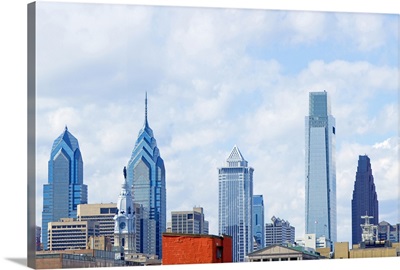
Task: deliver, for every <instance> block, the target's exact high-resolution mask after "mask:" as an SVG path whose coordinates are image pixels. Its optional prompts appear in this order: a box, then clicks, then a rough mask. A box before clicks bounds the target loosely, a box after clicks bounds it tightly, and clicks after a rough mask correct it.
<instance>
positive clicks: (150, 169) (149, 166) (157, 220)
mask: <svg viewBox="0 0 400 270" xmlns="http://www.w3.org/2000/svg"><path fill="white" fill-rule="evenodd" d="M127 181H128V185H129V186H131V187H132V198H133V201H134V203H136V204H139V205H141V206H142V213H141V214H142V215H141V217H140V222H139V223H140V227H139V228H137V231H139V232H140V235H137V236H136V237H139V241H138V243H139V244H138V246H137V247H136V248H137V252H139V253H146V254H157V255H158V256H159V258H161V257H162V243H161V241H162V233H163V232H165V231H166V223H167V220H166V188H165V167H164V161H163V159H162V158H161V156H160V151H159V149H158V148H157V142H156V139H155V138H154V135H153V130H152V129H151V128H150V126H149V123H148V121H147V94H146V98H145V119H144V125H143V128H142V129H141V130H140V131H139V135H138V138H137V140H136V143H135V147H134V149H133V151H132V156H131V159H130V160H129V162H128V166H127Z"/></svg>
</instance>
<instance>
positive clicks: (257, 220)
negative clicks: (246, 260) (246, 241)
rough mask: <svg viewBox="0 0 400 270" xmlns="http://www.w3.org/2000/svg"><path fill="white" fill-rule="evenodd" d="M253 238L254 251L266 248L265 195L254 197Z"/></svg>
mask: <svg viewBox="0 0 400 270" xmlns="http://www.w3.org/2000/svg"><path fill="white" fill-rule="evenodd" d="M253 237H254V242H255V248H254V250H257V249H260V248H263V247H265V229H264V199H263V195H253Z"/></svg>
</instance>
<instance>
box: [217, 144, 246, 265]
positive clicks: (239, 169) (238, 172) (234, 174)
mask: <svg viewBox="0 0 400 270" xmlns="http://www.w3.org/2000/svg"><path fill="white" fill-rule="evenodd" d="M253 171H254V169H253V168H251V167H249V166H248V164H247V161H246V160H245V159H244V158H243V156H242V154H241V153H240V151H239V148H238V147H237V146H236V145H235V146H234V147H233V150H232V152H231V153H230V155H229V157H228V159H227V160H226V167H222V168H218V181H219V200H218V201H219V205H218V229H219V234H220V235H221V234H226V235H230V236H231V237H232V245H233V247H232V252H233V254H232V258H233V261H234V262H242V261H244V258H245V256H246V254H248V253H250V252H252V251H253V227H252V205H253V204H252V200H253Z"/></svg>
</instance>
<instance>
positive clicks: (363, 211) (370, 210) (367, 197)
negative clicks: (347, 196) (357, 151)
mask: <svg viewBox="0 0 400 270" xmlns="http://www.w3.org/2000/svg"><path fill="white" fill-rule="evenodd" d="M365 215H367V216H372V217H373V218H372V219H371V220H370V223H371V224H374V225H378V222H379V209H378V196H377V194H376V190H375V183H374V176H373V175H372V168H371V161H370V159H369V157H368V156H367V155H364V156H359V157H358V166H357V172H356V180H355V182H354V190H353V199H352V200H351V228H352V230H351V232H352V243H353V245H354V244H359V243H360V242H361V233H362V229H361V224H364V220H363V219H362V218H361V216H365Z"/></svg>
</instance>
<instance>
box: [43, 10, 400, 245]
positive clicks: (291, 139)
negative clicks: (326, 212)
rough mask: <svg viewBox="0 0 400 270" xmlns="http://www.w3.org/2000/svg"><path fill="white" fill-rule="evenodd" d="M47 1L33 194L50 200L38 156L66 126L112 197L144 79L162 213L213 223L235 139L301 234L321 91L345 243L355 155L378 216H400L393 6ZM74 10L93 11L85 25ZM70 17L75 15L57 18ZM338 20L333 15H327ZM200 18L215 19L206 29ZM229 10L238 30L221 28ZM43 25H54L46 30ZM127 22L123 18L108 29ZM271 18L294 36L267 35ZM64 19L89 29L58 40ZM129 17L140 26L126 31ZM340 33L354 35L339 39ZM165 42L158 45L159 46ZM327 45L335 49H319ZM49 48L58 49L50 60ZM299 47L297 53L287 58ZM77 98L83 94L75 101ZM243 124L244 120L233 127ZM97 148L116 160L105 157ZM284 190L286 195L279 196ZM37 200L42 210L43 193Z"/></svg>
mask: <svg viewBox="0 0 400 270" xmlns="http://www.w3.org/2000/svg"><path fill="white" fill-rule="evenodd" d="M45 6H46V7H47V8H46V7H44V6H42V7H43V8H42V9H41V7H40V5H38V11H39V14H38V15H43V14H46V15H49V16H46V18H43V16H42V17H40V16H38V30H37V31H38V32H37V34H38V58H37V59H38V70H37V75H38V86H37V93H38V98H37V123H38V129H37V142H38V143H37V176H38V182H37V186H38V188H37V189H38V191H37V202H40V201H41V200H42V198H41V195H40V185H41V184H43V183H44V181H45V180H47V179H46V173H43V168H44V167H45V166H46V165H47V161H46V160H45V159H46V158H47V159H48V154H49V153H48V148H49V146H48V144H49V140H51V138H53V137H54V135H55V134H56V135H57V134H59V133H60V128H63V126H65V125H68V127H69V128H70V129H71V131H72V132H73V133H74V134H76V136H77V137H79V138H80V142H81V147H82V151H84V152H85V183H87V184H88V186H89V199H88V200H89V202H90V203H101V202H104V203H109V202H112V201H114V202H115V200H116V199H115V196H116V194H118V193H119V190H118V187H119V183H120V182H119V179H120V170H121V167H123V166H124V165H126V161H127V159H129V156H130V154H131V153H130V152H131V150H132V148H133V146H134V141H135V136H136V134H137V131H138V130H140V128H141V125H142V123H143V121H142V119H143V95H144V93H145V91H147V92H148V95H149V100H150V101H149V107H150V110H149V118H150V119H151V123H152V128H153V129H154V131H155V134H156V136H157V142H158V146H159V148H160V151H161V153H162V154H163V159H164V161H165V167H166V170H167V192H168V196H167V208H168V209H167V215H169V213H170V211H172V210H179V209H190V208H191V207H193V205H202V206H203V207H204V211H205V214H206V215H207V217H208V220H209V222H210V233H213V234H216V233H217V230H216V228H217V224H218V219H217V212H216V211H215V208H216V205H218V204H217V200H216V198H217V187H218V183H217V180H216V179H217V171H216V168H217V167H219V166H221V165H222V164H221V161H222V160H224V158H225V157H226V156H227V155H228V154H229V149H231V147H232V145H234V144H237V145H240V146H241V148H242V149H243V150H244V151H245V152H246V158H247V159H248V160H250V161H251V163H252V166H253V167H254V168H255V172H254V185H255V190H257V194H263V195H264V202H265V211H266V213H265V215H266V216H273V215H275V216H284V217H286V218H287V219H288V220H290V221H291V224H293V226H294V227H296V233H297V235H298V236H301V234H302V232H304V225H303V224H304V214H303V213H304V127H303V125H304V116H305V115H306V114H307V108H308V106H307V102H308V92H310V91H322V90H326V91H328V92H329V93H330V95H331V100H332V110H333V111H334V112H335V117H336V122H337V125H338V127H337V174H338V175H337V184H338V185H340V188H341V192H340V194H339V192H338V194H337V195H338V241H344V240H347V241H350V239H351V238H350V235H351V222H350V220H351V217H350V202H351V192H352V182H353V179H354V163H355V161H356V160H357V157H358V155H359V154H363V153H367V154H368V155H369V156H371V158H373V159H374V160H376V162H377V163H376V164H377V165H376V169H374V171H375V172H376V176H375V179H376V186H377V191H378V193H379V195H380V198H382V200H383V201H382V204H383V205H382V206H381V207H382V208H383V211H380V212H381V213H380V214H381V217H380V220H387V221H388V222H390V223H397V222H399V216H398V212H397V207H398V203H397V202H398V199H397V196H398V191H394V190H393V189H391V188H388V186H395V185H396V184H397V179H398V169H397V166H398V165H397V164H395V161H396V159H397V152H396V147H398V146H397V145H398V141H397V133H396V129H395V126H397V121H396V120H397V119H398V118H397V117H398V112H397V108H398V106H397V104H396V100H397V93H396V87H397V84H396V81H395V80H393V78H395V76H396V74H397V72H398V69H397V68H396V67H395V61H394V59H393V58H392V55H393V54H395V53H397V52H395V47H396V44H397V43H398V37H397V36H396V35H397V34H396V32H395V30H394V29H395V26H396V25H397V23H396V22H395V20H394V18H393V17H391V16H390V15H370V14H352V15H350V14H332V13H328V14H326V13H319V12H305V13H301V12H283V11H254V10H246V11H245V10H213V9H198V8H189V9H182V8H168V10H169V12H173V13H174V14H175V15H176V16H166V15H165V13H164V8H154V7H147V8H146V7H135V6H132V7H131V8H130V9H129V10H124V9H123V8H122V6H113V7H111V8H110V9H109V10H108V11H107V12H106V10H107V9H101V8H96V6H91V5H86V6H84V7H82V6H80V7H79V6H78V5H73V4H70V5H67V6H63V8H61V9H59V8H57V5H55V4H50V5H45ZM92 8H93V10H92ZM88 9H89V10H91V11H93V12H94V13H93V16H94V14H95V15H107V16H103V17H104V18H108V19H109V18H111V17H112V12H117V13H116V14H118V15H119V16H118V18H119V19H117V20H115V21H113V22H111V21H112V20H105V21H100V25H102V26H103V28H102V30H101V32H99V31H100V30H99V29H95V24H92V23H91V22H92V19H93V17H92V15H90V14H92V13H90V12H89V13H88V12H87V11H88ZM72 10H73V11H74V12H72ZM48 12H49V13H48ZM70 12H71V13H70ZM108 12H110V13H108ZM131 12H133V13H131ZM60 14H61V15H62V16H58V15H60ZM74 14H76V15H74ZM77 14H85V16H84V17H83V20H84V21H85V22H88V24H86V26H85V27H83V26H82V25H81V23H82V21H80V20H81V19H79V21H78V18H77V17H75V16H77ZM129 14H135V16H129ZM299 14H301V15H302V16H303V18H308V20H306V21H304V20H302V22H303V23H306V24H307V22H309V23H310V24H312V22H313V21H315V20H318V21H319V22H321V24H319V27H320V28H318V27H317V28H315V27H310V28H307V27H305V28H304V29H307V30H308V31H305V30H304V31H302V30H301V29H298V28H296V25H297V23H299V18H298V16H299ZM156 15H157V16H156ZM63 16H65V17H66V18H69V19H68V20H66V21H58V20H59V18H61V17H63ZM304 16H305V17H304ZM65 17H64V18H65ZM128 18H129V20H128ZM155 18H158V19H157V20H156V19H155ZM335 19H337V20H338V22H337V23H335V24H330V22H331V21H334V20H335ZM124 20H127V21H128V22H129V24H124ZM183 21H188V22H189V23H188V24H183V23H182V22H183ZM204 21H214V22H215V24H214V25H217V26H218V27H216V28H215V29H213V30H212V31H211V30H210V29H212V27H211V25H209V24H208V23H205V24H204V23H203V24H202V23H201V22H204ZM227 21H230V22H231V23H232V24H231V27H230V28H228V27H225V26H227V24H226V22H227ZM243 21H244V22H246V23H245V24H246V25H247V28H246V29H245V28H242V27H241V25H242V22H243ZM366 21H368V22H370V23H372V27H371V29H372V30H373V33H372V34H368V35H366V34H365V33H364V32H363V31H364V28H363V27H362V23H363V22H366ZM65 22H68V24H67V25H64V23H65ZM281 22H285V24H279V23H281ZM352 22H353V23H358V24H357V25H360V27H359V28H357V29H355V30H354V31H356V33H349V32H346V31H347V30H346V25H349V24H350V23H352ZM48 23H51V25H53V27H52V28H50V29H49V28H46V29H47V30H46V31H44V29H45V28H43V27H44V25H48ZM114 23H115V24H114ZM121 25H124V26H125V27H126V28H124V27H120V28H118V29H120V31H121V32H118V31H113V30H115V28H113V27H119V26H121ZM159 25H163V27H159V28H157V29H158V30H157V31H155V33H154V35H150V34H149V32H148V31H153V32H154V29H156V26H159ZM185 25H186V26H185ZM277 25H281V27H282V28H280V29H282V31H283V30H284V33H286V35H281V37H280V38H278V39H276V41H274V42H272V41H271V40H274V38H276V37H277V36H276V32H275V31H277V32H279V31H278V28H275V30H274V27H278V26H277ZM136 26H141V27H139V28H137V27H136ZM223 26H224V27H223ZM306 26H307V25H306ZM129 27H132V28H129ZM264 28H265V29H264ZM57 29H63V31H64V32H63V33H64V34H63V40H64V41H68V40H69V39H68V38H69V37H70V36H69V35H71V37H72V33H82V36H80V35H78V36H74V41H72V40H71V41H70V42H64V43H63V45H62V46H58V47H57V46H55V45H57V44H58V42H57V40H56V39H57V38H54V39H53V38H51V37H52V35H55V37H59V35H61V32H59V34H58V35H57V34H55V33H53V30H54V31H55V32H57V31H56V30H57ZM69 29H70V30H69ZM132 29H135V30H136V31H131V32H133V34H132V35H133V37H131V36H128V35H127V34H125V35H123V33H130V32H129V31H128V30H132ZM227 29H228V30H230V31H227ZM263 29H264V30H263ZM79 30H82V31H88V33H90V35H83V33H84V32H80V31H79ZM109 30H110V31H109ZM123 30H127V31H128V32H123ZM324 30H327V31H328V30H329V31H328V32H327V33H326V32H325V31H324ZM357 30H358V32H357ZM69 31H71V32H69ZM196 33H197V34H196ZM243 33H245V35H243ZM119 34H121V35H119ZM114 35H115V36H114ZM88 37H91V39H88ZM111 37H115V38H111ZM239 37H240V39H239ZM272 37H274V38H272ZM376 37H380V39H379V38H376ZM393 37H395V40H392V38H393ZM271 38H272V39H271ZM344 38H346V39H349V40H350V41H349V42H344V43H345V44H343V39H344ZM369 38H371V40H369ZM375 38H376V40H381V41H380V42H378V41H375ZM237 39H239V40H240V41H238V40H237ZM93 40H96V41H98V42H93ZM109 40H114V41H115V43H110V42H109ZM134 41H135V42H134ZM136 41H140V42H136ZM178 41H179V42H178ZM195 41H196V42H195ZM267 41H269V42H267ZM328 41H329V42H328ZM369 41H371V42H369ZM373 41H374V42H373ZM153 42H156V44H153ZM263 43H266V45H265V46H264V45H263ZM330 43H332V44H330ZM139 44H142V45H139ZM182 44H183V45H182ZM334 45H335V46H337V47H336V48H337V50H333V47H334ZM279 46H280V47H279ZM159 47H161V48H163V49H162V50H159V51H158V50H157V49H156V48H159ZM278 47H279V48H278ZM344 47H347V48H344ZM323 48H325V50H333V51H334V52H335V54H329V55H328V54H326V55H325V54H323V53H322V52H323V51H324V50H323ZM61 49H62V50H61ZM339 49H340V50H341V51H339ZM135 51H139V52H141V53H139V54H137V53H134V52H135ZM156 51H157V54H156V55H154V52H156ZM299 51H301V52H303V53H301V55H300V54H299V53H298V52H299ZM62 52H63V53H62ZM71 52H73V53H72V54H71ZM120 52H122V53H120ZM44 53H46V55H47V54H49V55H50V56H52V57H49V58H50V59H56V60H57V61H54V62H52V63H49V62H46V60H45V57H44ZM179 55H180V57H179ZM67 56H68V57H67ZM175 56H176V57H175ZM336 56H337V58H335V57H336ZM64 57H65V58H64ZM46 58H47V57H46ZM49 58H47V59H49ZM73 59H80V61H75V62H74V61H73ZM291 59H296V61H295V63H294V64H293V65H291V63H292V61H291ZM145 60H146V61H145ZM137 63H140V65H138V64H137ZM55 64H57V65H55ZM80 74H86V75H87V76H82V75H80ZM374 74H377V75H379V77H378V76H373V75H374ZM368 75H369V76H368ZM83 77H84V78H83ZM71 78H72V79H71ZM360 89H363V90H364V91H361V92H360V91H359V90H360ZM272 90H273V91H272ZM77 96H78V97H79V100H75V101H74V102H72V101H71V100H72V99H74V98H75V97H77ZM102 96H103V98H100V99H99V98H98V97H102ZM105 97H107V98H105ZM371 101H374V102H371ZM365 104H366V106H365ZM350 116H351V117H350ZM238 122H239V123H240V125H242V127H241V128H240V129H239V126H240V125H238V126H236V125H237V123H238ZM243 126H245V127H246V128H247V130H249V132H239V130H243ZM367 135H368V136H367ZM103 156H107V157H112V160H111V161H110V162H109V163H108V164H105V163H103V162H102V161H101V159H102V158H101V157H103ZM293 157H296V158H294V159H293ZM43 161H44V165H43ZM374 168H375V166H374ZM374 175H375V173H374ZM271 184H273V185H271ZM283 188H286V190H287V193H286V196H283V197H285V198H281V197H282V196H276V195H275V194H277V193H278V191H279V190H282V189H283ZM99 190H106V191H107V192H98V191H99ZM381 193H382V195H381ZM289 198H290V199H289ZM380 200H381V199H380ZM37 208H38V211H41V209H40V204H39V203H38V204H37ZM296 213H300V214H296ZM38 224H40V223H38Z"/></svg>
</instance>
